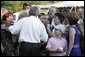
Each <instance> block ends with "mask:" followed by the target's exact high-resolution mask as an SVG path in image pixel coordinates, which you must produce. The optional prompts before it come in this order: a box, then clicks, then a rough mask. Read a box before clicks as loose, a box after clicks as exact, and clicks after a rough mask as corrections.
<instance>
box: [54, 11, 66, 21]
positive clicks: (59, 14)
mask: <svg viewBox="0 0 85 57" xmlns="http://www.w3.org/2000/svg"><path fill="white" fill-rule="evenodd" d="M54 16H58V18H59V20H60V22H61V23H62V22H63V21H64V19H65V16H64V15H63V14H62V13H55V15H54Z"/></svg>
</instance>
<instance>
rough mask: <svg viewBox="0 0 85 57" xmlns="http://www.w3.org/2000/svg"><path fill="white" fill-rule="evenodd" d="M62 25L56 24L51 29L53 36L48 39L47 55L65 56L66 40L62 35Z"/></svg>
mask: <svg viewBox="0 0 85 57" xmlns="http://www.w3.org/2000/svg"><path fill="white" fill-rule="evenodd" d="M61 27H63V26H60V25H59V26H56V27H55V29H54V30H53V37H52V38H50V39H49V40H48V43H47V46H46V49H47V50H48V51H49V52H50V53H49V56H65V55H66V49H67V42H66V40H65V38H63V37H62V32H63V30H62V28H61Z"/></svg>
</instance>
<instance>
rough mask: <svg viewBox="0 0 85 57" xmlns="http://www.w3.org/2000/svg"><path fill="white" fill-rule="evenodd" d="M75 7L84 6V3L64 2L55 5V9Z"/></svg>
mask: <svg viewBox="0 0 85 57" xmlns="http://www.w3.org/2000/svg"><path fill="white" fill-rule="evenodd" d="M76 6H79V7H81V6H84V1H64V2H62V3H60V4H58V5H56V7H76Z"/></svg>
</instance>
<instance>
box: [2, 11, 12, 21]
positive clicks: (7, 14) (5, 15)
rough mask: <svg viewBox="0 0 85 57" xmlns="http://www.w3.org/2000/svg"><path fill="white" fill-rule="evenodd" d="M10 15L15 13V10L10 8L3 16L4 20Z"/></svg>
mask: <svg viewBox="0 0 85 57" xmlns="http://www.w3.org/2000/svg"><path fill="white" fill-rule="evenodd" d="M10 15H13V12H12V11H10V10H8V12H6V13H5V14H3V16H2V21H6V18H8V17H9V16H10Z"/></svg>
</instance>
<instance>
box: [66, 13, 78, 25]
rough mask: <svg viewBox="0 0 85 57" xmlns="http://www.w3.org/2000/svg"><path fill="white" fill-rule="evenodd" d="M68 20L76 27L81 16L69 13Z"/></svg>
mask: <svg viewBox="0 0 85 57" xmlns="http://www.w3.org/2000/svg"><path fill="white" fill-rule="evenodd" d="M66 18H67V19H68V22H69V24H70V25H75V24H77V22H78V20H79V16H78V14H77V13H76V12H69V13H67V14H66Z"/></svg>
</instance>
